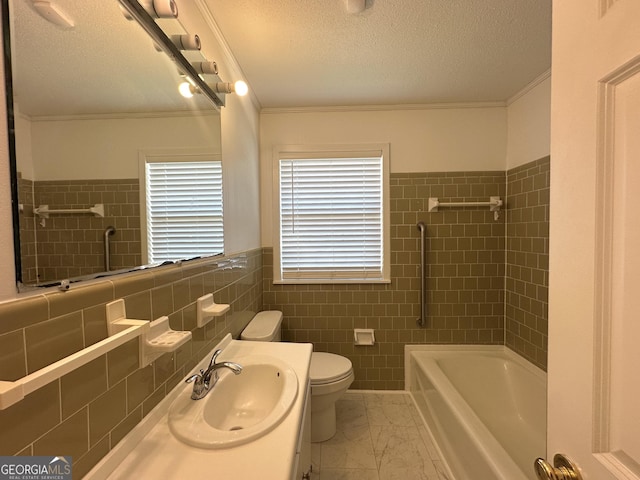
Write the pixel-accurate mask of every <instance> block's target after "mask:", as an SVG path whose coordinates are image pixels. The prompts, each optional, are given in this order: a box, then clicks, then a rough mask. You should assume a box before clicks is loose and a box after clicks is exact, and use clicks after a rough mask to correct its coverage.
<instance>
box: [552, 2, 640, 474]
mask: <svg viewBox="0 0 640 480" xmlns="http://www.w3.org/2000/svg"><path fill="white" fill-rule="evenodd" d="M553 24H554V26H553V55H552V101H551V105H552V107H551V207H550V208H551V211H550V221H551V227H550V279H549V288H550V291H549V370H548V371H549V377H548V378H549V389H548V398H549V409H548V412H549V413H548V421H547V423H548V445H547V454H548V457H547V459H548V460H549V461H550V462H551V461H552V457H553V456H554V454H556V453H564V454H566V455H567V456H568V457H569V458H570V459H571V460H573V461H574V462H575V463H576V464H578V466H579V467H580V470H581V471H582V477H583V478H584V479H585V480H596V479H597V480H611V479H633V480H637V479H640V0H554V1H553Z"/></svg>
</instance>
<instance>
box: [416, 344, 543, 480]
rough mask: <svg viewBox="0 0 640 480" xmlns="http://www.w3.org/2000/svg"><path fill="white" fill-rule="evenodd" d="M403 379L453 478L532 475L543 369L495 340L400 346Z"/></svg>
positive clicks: (508, 479)
mask: <svg viewBox="0 0 640 480" xmlns="http://www.w3.org/2000/svg"><path fill="white" fill-rule="evenodd" d="M405 378H406V379H405V388H406V389H407V390H409V391H410V392H411V394H412V396H413V398H414V400H415V402H416V405H417V407H418V409H419V410H420V413H421V414H422V416H423V417H424V419H425V422H426V423H427V426H428V427H429V429H430V430H431V432H432V433H433V436H434V440H435V441H436V443H437V445H438V447H439V449H440V451H441V454H442V455H443V457H444V460H445V461H446V462H447V464H448V465H449V468H450V469H451V472H452V473H453V475H454V476H455V479H456V480H494V479H495V480H535V478H536V477H535V473H534V470H533V462H534V460H535V459H536V458H537V457H544V456H545V453H546V452H545V448H546V446H545V437H546V434H545V432H546V393H547V382H546V374H545V373H544V371H542V370H540V369H539V368H537V367H535V366H534V365H532V364H531V363H529V362H527V361H526V360H524V359H523V358H522V357H520V356H518V355H516V354H515V353H514V352H512V351H511V350H509V349H508V348H506V347H501V346H442V345H407V346H406V347H405Z"/></svg>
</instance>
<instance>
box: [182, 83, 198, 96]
mask: <svg viewBox="0 0 640 480" xmlns="http://www.w3.org/2000/svg"><path fill="white" fill-rule="evenodd" d="M193 90H194V89H193V85H191V84H190V83H189V82H182V83H181V84H180V86H179V87H178V91H179V92H180V95H182V96H183V97H184V98H191V97H193Z"/></svg>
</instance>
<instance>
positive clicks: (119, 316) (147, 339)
mask: <svg viewBox="0 0 640 480" xmlns="http://www.w3.org/2000/svg"><path fill="white" fill-rule="evenodd" d="M141 323H145V324H146V326H147V328H145V329H144V331H143V333H142V335H140V337H139V338H140V368H142V367H146V366H147V365H149V364H150V363H151V362H153V361H154V360H156V359H158V358H160V357H161V356H162V355H163V354H165V353H167V352H175V351H176V350H177V349H178V348H180V347H181V346H182V345H184V344H185V343H187V342H188V341H189V340H190V339H191V332H182V331H177V330H172V329H171V327H170V326H169V317H166V316H165V317H160V318H158V319H157V320H154V321H153V322H149V321H147V320H133V319H129V318H127V312H126V309H125V305H124V300H122V299H120V300H115V301H113V302H110V303H108V304H107V328H108V330H109V335H113V333H112V332H114V333H115V332H117V331H119V330H120V329H123V328H128V327H130V326H131V325H139V324H141Z"/></svg>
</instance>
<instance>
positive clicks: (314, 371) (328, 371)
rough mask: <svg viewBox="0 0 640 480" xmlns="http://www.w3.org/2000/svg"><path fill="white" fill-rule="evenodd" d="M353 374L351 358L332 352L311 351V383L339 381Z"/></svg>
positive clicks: (321, 383) (319, 383) (322, 383)
mask: <svg viewBox="0 0 640 480" xmlns="http://www.w3.org/2000/svg"><path fill="white" fill-rule="evenodd" d="M351 375H353V365H352V363H351V360H349V359H348V358H345V357H342V356H340V355H335V354H333V353H325V352H313V353H312V354H311V368H310V369H309V378H310V380H311V385H312V386H313V385H326V384H329V383H334V382H339V381H341V380H344V379H346V378H348V377H350V376H351Z"/></svg>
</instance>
